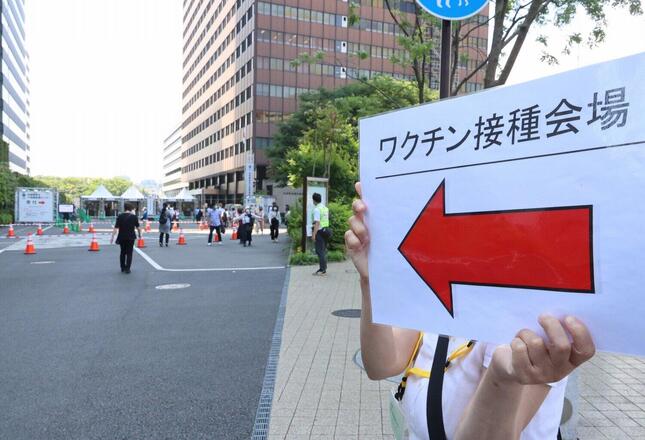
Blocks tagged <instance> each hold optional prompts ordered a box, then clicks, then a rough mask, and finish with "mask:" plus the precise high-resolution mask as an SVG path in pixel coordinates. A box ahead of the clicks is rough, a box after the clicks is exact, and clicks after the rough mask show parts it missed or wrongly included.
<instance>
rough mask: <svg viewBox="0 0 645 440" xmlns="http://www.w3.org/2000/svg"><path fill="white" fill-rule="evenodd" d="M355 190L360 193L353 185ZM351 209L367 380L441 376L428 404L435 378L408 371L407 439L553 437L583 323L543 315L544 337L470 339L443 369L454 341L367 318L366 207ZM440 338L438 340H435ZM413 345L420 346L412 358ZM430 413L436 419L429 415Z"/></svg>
mask: <svg viewBox="0 0 645 440" xmlns="http://www.w3.org/2000/svg"><path fill="white" fill-rule="evenodd" d="M356 189H357V192H358V193H359V196H360V183H358V184H357V185H356ZM352 208H353V211H354V215H353V216H352V217H351V218H350V220H349V224H350V229H349V230H348V231H347V232H346V233H345V243H346V246H347V249H348V250H349V253H350V255H351V258H352V260H353V262H354V265H355V266H356V269H357V270H358V273H359V274H360V285H361V291H362V312H361V323H360V329H361V330H360V338H361V354H362V359H363V363H364V365H365V370H366V372H367V375H368V376H369V377H370V379H373V380H379V379H384V378H387V377H391V376H395V375H398V374H401V373H402V372H403V371H404V370H406V371H408V368H409V366H412V365H413V366H414V367H416V368H418V369H419V370H425V371H430V370H432V371H433V374H432V376H431V377H432V379H433V380H436V378H435V374H434V372H435V371H436V372H437V373H438V374H437V376H438V377H442V378H443V386H441V382H439V386H438V396H439V397H440V400H439V401H440V402H441V404H440V405H435V406H433V405H428V399H427V397H426V396H428V395H431V393H428V392H427V391H428V387H429V386H430V388H431V390H436V389H437V385H436V383H437V382H434V386H433V382H432V381H429V380H428V379H425V378H423V377H419V376H418V375H415V374H410V375H409V377H408V379H407V381H406V384H405V387H404V388H405V389H404V391H405V392H404V394H403V397H402V399H401V402H400V409H401V411H402V414H403V415H404V417H405V419H406V421H407V429H408V432H409V436H410V438H411V439H428V438H429V437H430V436H431V435H430V434H429V431H432V432H433V434H432V440H437V439H439V440H441V439H446V438H447V439H458V440H463V439H467V440H471V439H477V440H498V439H513V440H517V439H521V440H555V439H556V437H557V436H558V426H559V422H560V417H561V413H562V406H563V401H564V386H565V384H566V378H567V376H568V375H569V374H570V373H571V372H572V371H574V370H575V369H576V368H578V367H579V366H580V365H581V364H583V363H584V362H586V361H587V360H589V359H591V357H592V356H593V355H594V353H595V345H594V342H593V340H592V337H591V335H590V333H589V330H588V329H587V327H586V326H585V325H584V323H582V322H581V321H580V320H578V319H576V318H574V317H572V316H567V317H566V318H565V319H564V320H562V321H560V320H558V319H556V318H555V317H552V316H548V315H543V316H540V319H539V323H540V325H541V326H542V328H543V329H544V332H545V334H546V337H545V338H542V337H540V336H538V335H537V334H536V333H534V332H532V331H530V330H520V331H519V332H518V333H517V335H516V337H515V338H514V339H513V340H512V341H511V342H510V344H506V345H498V346H495V345H493V344H486V343H478V342H474V341H470V342H469V343H468V344H467V345H465V346H462V348H460V349H458V350H457V352H458V351H459V350H461V352H460V353H461V357H459V358H458V359H454V360H452V361H451V362H450V364H447V365H446V368H445V369H444V368H442V367H443V366H444V364H443V362H444V361H443V358H445V357H444V356H445V353H450V351H452V350H454V349H455V347H456V346H457V345H458V344H459V342H460V341H458V340H452V339H451V340H449V341H447V340H446V338H445V337H441V338H439V337H437V336H436V335H434V336H432V335H423V337H422V341H421V342H419V341H420V333H419V332H418V331H416V330H408V329H402V328H396V327H391V326H387V325H376V324H373V323H372V312H371V298H370V284H369V283H370V282H369V274H368V270H367V267H368V258H367V251H368V248H369V233H368V230H367V227H366V225H365V223H364V216H365V213H366V212H367V206H366V205H365V203H363V201H361V200H360V199H358V200H355V201H354V203H353V206H352ZM399 288H400V287H399ZM441 339H443V342H442V343H438V342H437V341H439V340H441ZM445 342H448V350H447V351H440V350H439V349H438V348H437V347H438V346H442V345H443V344H445ZM417 345H420V348H419V349H418V352H417V353H418V355H417V357H416V359H414V356H413V354H414V353H415V351H417V350H416V346H417ZM443 347H444V350H445V345H443ZM435 349H437V350H436V351H435ZM435 353H441V355H440V356H441V358H442V359H439V358H438V359H439V361H438V363H437V364H436V365H437V366H438V367H439V368H438V369H436V370H435V369H433V368H432V367H433V361H434V357H435ZM438 356H439V355H438ZM443 371H445V373H444V372H443ZM439 380H441V379H439ZM429 383H430V385H429ZM399 392H400V391H399ZM432 395H434V396H436V395H437V393H434V394H432ZM436 400H438V399H436ZM436 400H435V401H436ZM430 402H432V397H431V399H430ZM437 411H438V412H437ZM431 414H439V417H438V418H437V417H435V418H434V419H433V418H432V417H431V416H430V415H431ZM437 432H438V434H437Z"/></svg>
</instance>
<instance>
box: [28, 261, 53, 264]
mask: <svg viewBox="0 0 645 440" xmlns="http://www.w3.org/2000/svg"><path fill="white" fill-rule="evenodd" d="M54 263H55V261H32V262H31V263H29V264H54Z"/></svg>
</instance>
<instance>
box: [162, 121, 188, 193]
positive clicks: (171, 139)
mask: <svg viewBox="0 0 645 440" xmlns="http://www.w3.org/2000/svg"><path fill="white" fill-rule="evenodd" d="M162 167H163V169H162V172H163V175H162V177H161V190H162V191H163V192H164V194H165V195H166V196H167V197H174V196H176V195H177V194H179V193H180V192H181V190H182V189H184V188H187V187H188V184H187V183H186V182H184V181H182V177H181V125H179V126H177V127H175V129H174V130H173V131H172V133H171V134H170V136H168V137H167V138H166V139H164V141H163V153H162Z"/></svg>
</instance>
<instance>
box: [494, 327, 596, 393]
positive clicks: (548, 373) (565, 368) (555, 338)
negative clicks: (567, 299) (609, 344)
mask: <svg viewBox="0 0 645 440" xmlns="http://www.w3.org/2000/svg"><path fill="white" fill-rule="evenodd" d="M539 323H540V326H541V327H542V328H543V329H544V332H545V334H546V337H545V338H543V337H541V336H539V335H537V334H536V333H535V332H533V331H531V330H526V329H524V330H520V331H519V332H518V333H517V336H516V337H515V338H514V339H513V341H511V343H510V345H501V346H499V347H498V348H497V349H496V350H495V353H494V354H493V362H492V363H491V370H492V373H493V374H494V375H495V377H497V378H498V379H499V380H501V381H504V382H514V383H518V384H522V385H530V384H544V383H553V382H558V381H560V380H562V379H564V378H565V377H566V376H568V375H569V374H570V373H571V372H572V371H573V370H574V369H576V368H577V367H578V366H580V365H581V364H583V363H584V362H586V361H587V360H589V359H591V357H592V356H593V355H594V353H595V351H596V350H595V346H594V343H593V340H592V338H591V335H590V333H589V330H588V329H587V327H586V326H585V325H584V324H583V323H582V322H581V321H579V320H577V319H576V318H574V317H567V318H565V319H564V321H563V322H560V321H559V320H558V319H556V318H554V317H552V316H548V315H543V316H540V318H539Z"/></svg>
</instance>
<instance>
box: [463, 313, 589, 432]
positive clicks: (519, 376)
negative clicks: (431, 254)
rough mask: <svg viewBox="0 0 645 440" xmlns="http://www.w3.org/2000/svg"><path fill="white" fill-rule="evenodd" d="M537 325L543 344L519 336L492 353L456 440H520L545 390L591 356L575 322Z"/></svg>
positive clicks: (548, 320) (547, 320)
mask: <svg viewBox="0 0 645 440" xmlns="http://www.w3.org/2000/svg"><path fill="white" fill-rule="evenodd" d="M539 322H540V325H541V326H542V328H544V331H545V333H546V335H547V341H545V340H544V339H543V338H541V337H540V336H538V335H537V334H535V333H534V332H532V331H530V330H521V331H520V332H519V333H518V334H517V336H516V337H515V339H513V341H512V342H511V344H510V345H501V346H499V347H497V349H495V352H494V354H493V360H492V362H491V364H490V366H489V367H488V369H487V370H486V372H485V373H484V376H483V378H482V380H481V382H480V383H479V386H478V388H477V391H476V392H475V395H474V396H473V398H472V400H471V401H470V403H469V404H468V406H467V407H466V410H465V411H464V414H463V416H462V418H461V422H460V423H459V426H458V427H457V431H456V433H455V439H458V440H460V439H464V440H466V439H472V438H477V439H481V440H487V439H491V440H493V439H500V438H504V439H519V437H520V435H521V433H522V431H523V430H524V428H526V426H527V425H528V424H529V422H530V421H531V419H533V416H535V413H536V412H537V411H538V409H539V408H540V405H542V402H544V399H546V397H547V394H548V393H549V390H550V387H549V385H547V384H548V383H552V382H557V381H560V380H562V379H564V378H565V377H566V376H568V375H569V374H570V373H571V372H572V371H573V370H575V369H576V368H577V367H579V366H580V365H581V364H582V363H584V362H586V361H587V360H589V359H591V357H592V356H593V355H594V353H595V346H594V343H593V340H592V338H591V335H590V333H589V330H588V329H587V327H586V326H585V325H584V324H583V323H582V322H581V321H579V320H578V319H576V318H573V317H570V316H569V317H567V318H565V320H564V322H560V321H559V320H557V319H556V318H554V317H552V316H541V317H540V319H539Z"/></svg>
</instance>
